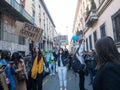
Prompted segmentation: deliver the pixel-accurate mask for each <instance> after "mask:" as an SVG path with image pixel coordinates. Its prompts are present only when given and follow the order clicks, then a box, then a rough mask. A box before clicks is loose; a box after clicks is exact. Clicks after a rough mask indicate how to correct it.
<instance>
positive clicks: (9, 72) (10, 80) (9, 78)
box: [0, 50, 16, 90]
mask: <svg viewBox="0 0 120 90" xmlns="http://www.w3.org/2000/svg"><path fill="white" fill-rule="evenodd" d="M10 55H11V54H10V51H7V50H5V51H3V52H2V55H1V56H2V60H1V61H0V63H1V64H2V65H6V66H7V67H6V69H5V75H6V83H5V84H7V87H8V88H9V90H15V89H16V83H15V79H14V75H15V73H16V71H15V69H14V67H13V62H12V61H11V60H10V58H11V56H10ZM5 84H4V85H5ZM5 90H6V89H5Z"/></svg>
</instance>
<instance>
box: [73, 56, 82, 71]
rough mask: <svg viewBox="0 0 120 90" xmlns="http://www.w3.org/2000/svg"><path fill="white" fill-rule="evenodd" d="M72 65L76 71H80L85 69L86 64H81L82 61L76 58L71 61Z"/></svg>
mask: <svg viewBox="0 0 120 90" xmlns="http://www.w3.org/2000/svg"><path fill="white" fill-rule="evenodd" d="M71 66H72V69H73V71H74V72H76V73H79V72H80V71H81V70H83V69H84V64H81V62H80V61H79V60H78V59H77V58H74V59H73V60H72V62H71Z"/></svg>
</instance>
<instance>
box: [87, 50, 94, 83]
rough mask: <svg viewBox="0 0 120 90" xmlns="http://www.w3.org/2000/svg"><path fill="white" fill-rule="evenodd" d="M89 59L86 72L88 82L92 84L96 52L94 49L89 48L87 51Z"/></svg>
mask: <svg viewBox="0 0 120 90" xmlns="http://www.w3.org/2000/svg"><path fill="white" fill-rule="evenodd" d="M89 54H90V55H89V60H88V72H89V74H90V83H89V85H92V84H93V79H94V75H95V67H96V53H95V51H94V50H91V52H90V53H89Z"/></svg>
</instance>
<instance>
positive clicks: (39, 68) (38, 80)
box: [31, 47, 44, 90]
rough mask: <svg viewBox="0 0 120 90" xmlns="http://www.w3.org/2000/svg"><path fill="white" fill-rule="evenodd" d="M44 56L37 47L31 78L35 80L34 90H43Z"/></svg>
mask: <svg viewBox="0 0 120 90" xmlns="http://www.w3.org/2000/svg"><path fill="white" fill-rule="evenodd" d="M43 67H44V61H43V56H42V53H41V51H40V48H39V47H35V49H34V55H33V65H32V70H31V78H32V79H33V82H32V84H33V90H42V81H43Z"/></svg>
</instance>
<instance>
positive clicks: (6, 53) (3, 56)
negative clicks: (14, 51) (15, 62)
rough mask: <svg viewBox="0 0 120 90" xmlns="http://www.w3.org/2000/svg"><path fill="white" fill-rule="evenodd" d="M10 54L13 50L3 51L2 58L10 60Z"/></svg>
mask: <svg viewBox="0 0 120 90" xmlns="http://www.w3.org/2000/svg"><path fill="white" fill-rule="evenodd" d="M10 54H11V52H10V51H8V50H4V51H2V53H1V59H5V60H10Z"/></svg>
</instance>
